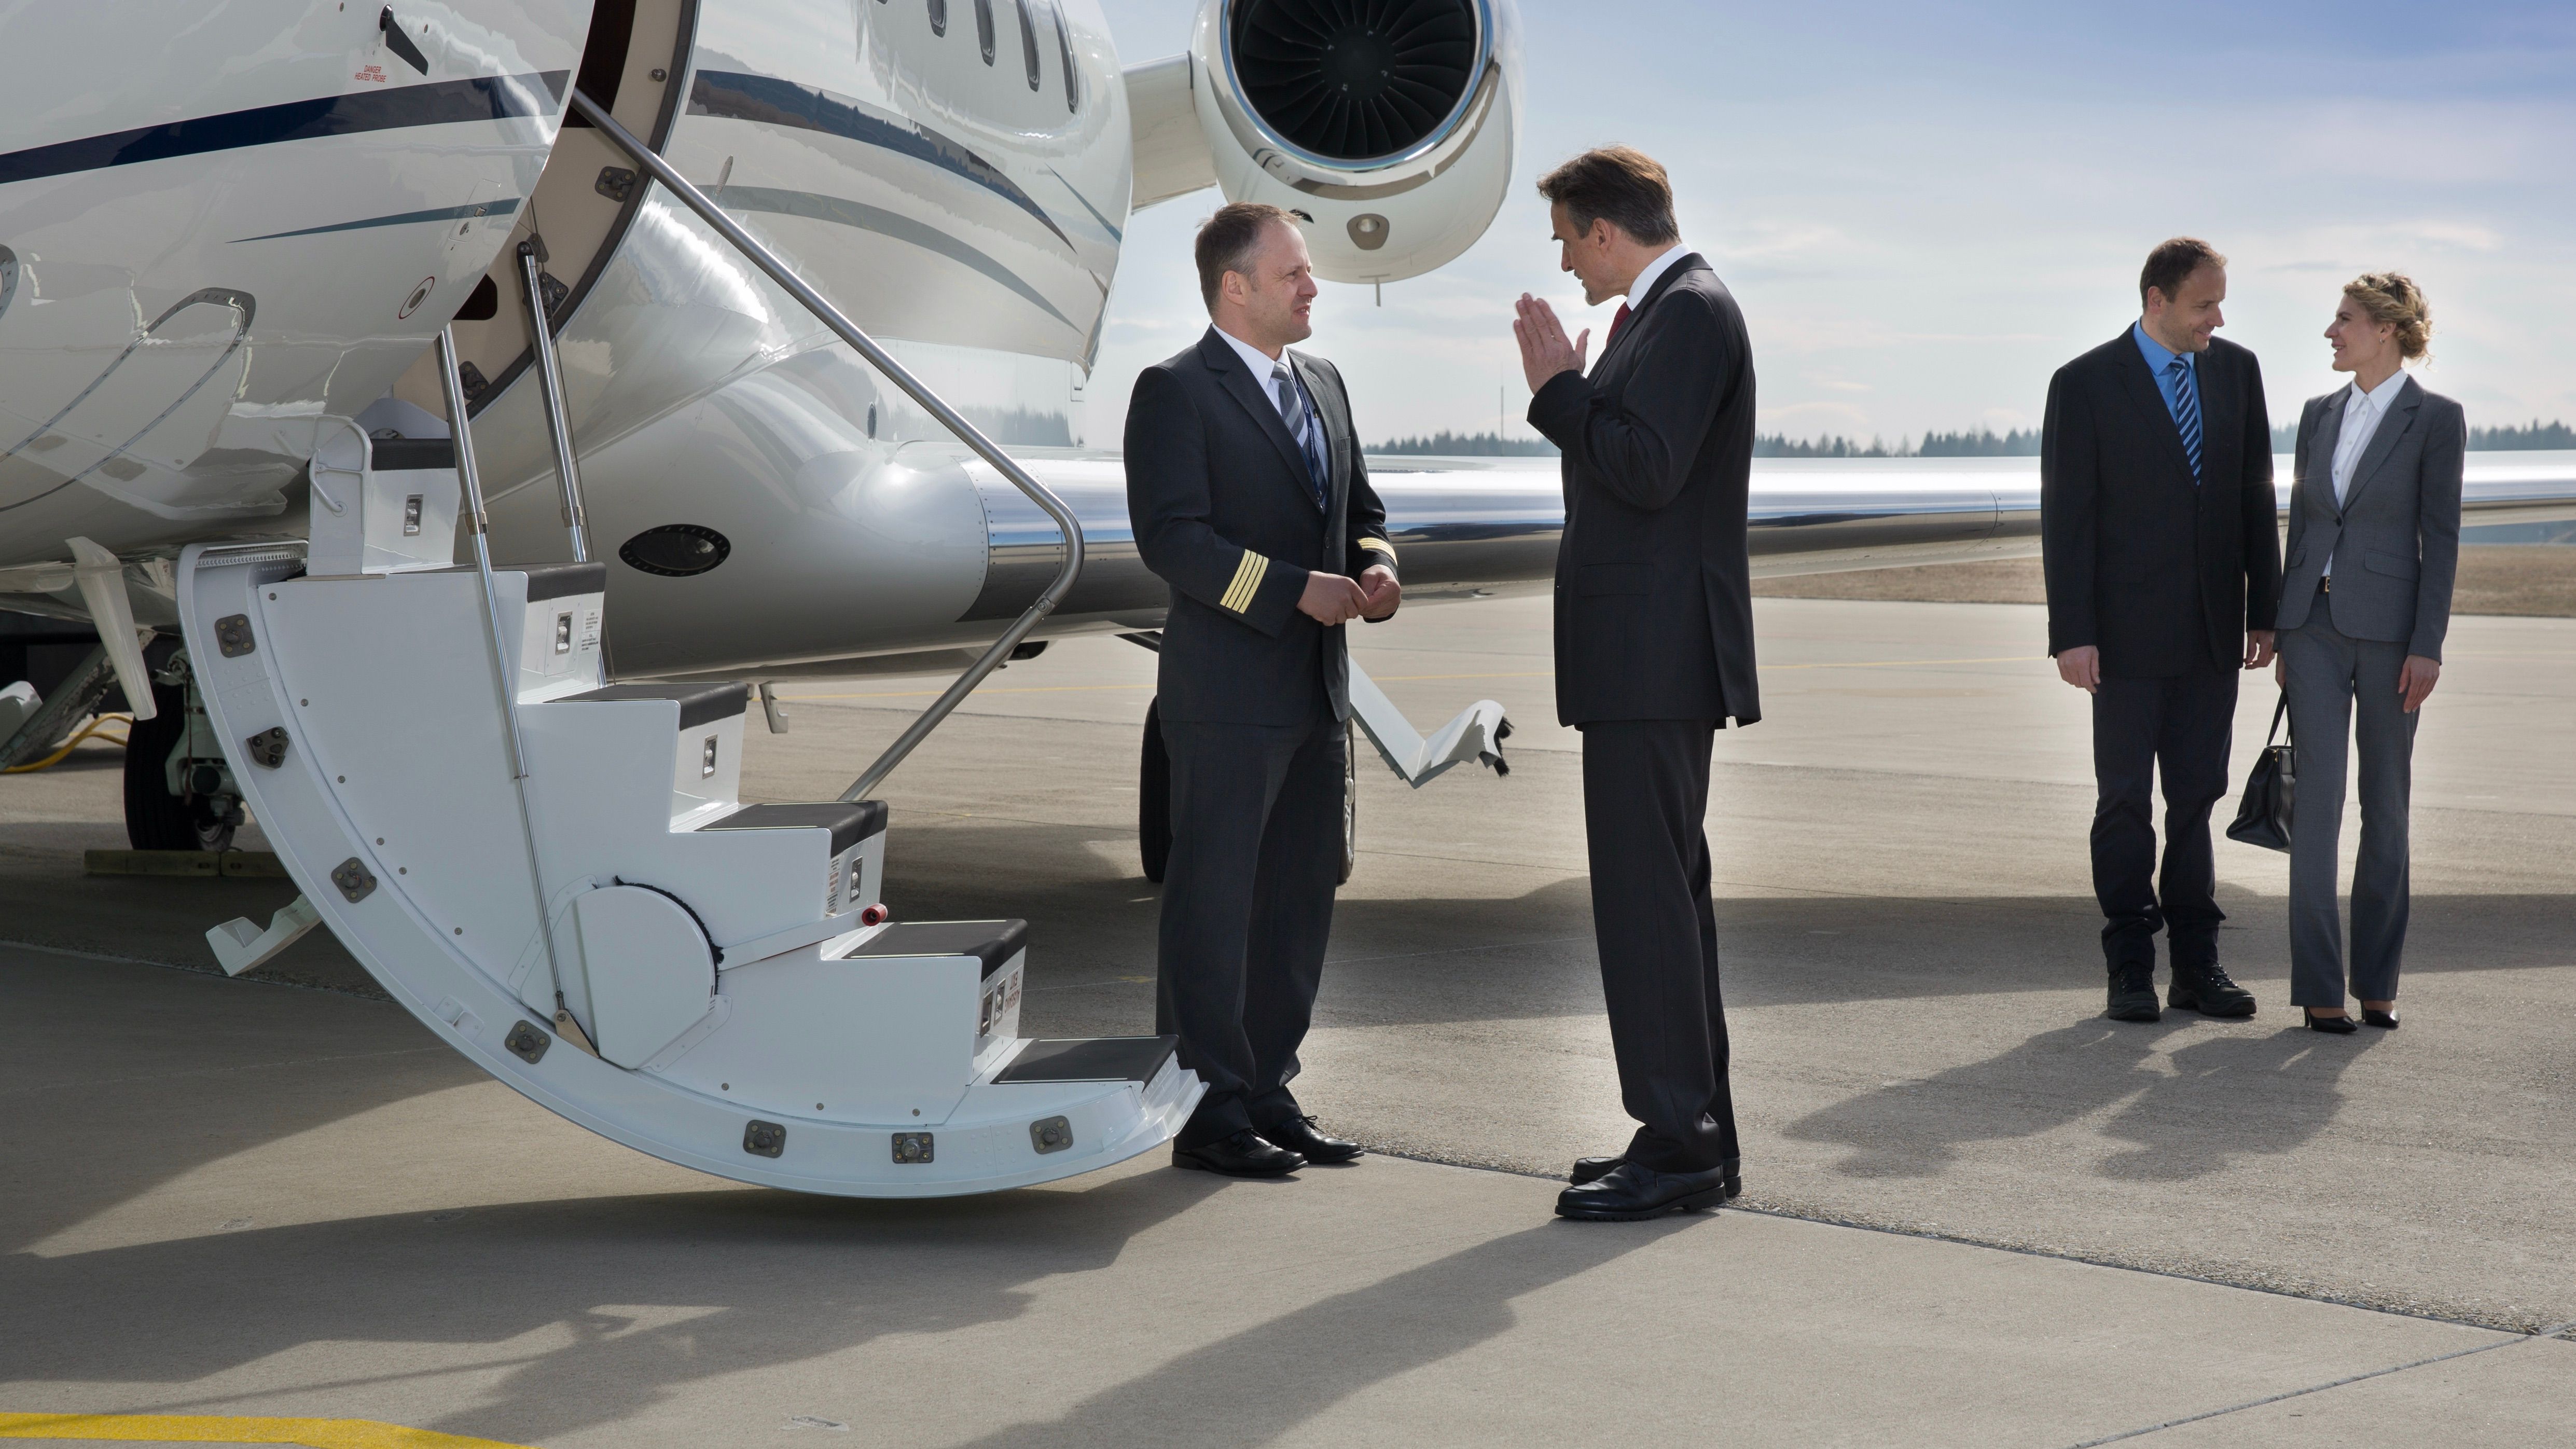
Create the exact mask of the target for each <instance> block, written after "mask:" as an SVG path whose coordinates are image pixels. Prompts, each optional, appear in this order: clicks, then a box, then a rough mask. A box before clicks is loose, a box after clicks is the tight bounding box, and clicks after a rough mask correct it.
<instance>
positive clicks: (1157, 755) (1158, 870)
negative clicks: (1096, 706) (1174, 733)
mask: <svg viewBox="0 0 2576 1449" xmlns="http://www.w3.org/2000/svg"><path fill="white" fill-rule="evenodd" d="M1162 711H1163V702H1162V701H1161V700H1159V699H1158V700H1155V701H1154V702H1153V703H1151V704H1148V705H1146V706H1145V747H1144V750H1143V752H1142V758H1141V760H1140V762H1139V764H1138V768H1137V772H1136V853H1137V854H1139V855H1141V856H1143V857H1144V858H1145V879H1147V880H1149V881H1152V882H1153V883H1154V884H1156V885H1161V884H1162V883H1163V872H1164V870H1165V869H1166V868H1168V867H1169V866H1170V865H1171V862H1172V756H1171V752H1170V751H1169V750H1167V749H1165V748H1164V746H1163V713H1162ZM1350 729H1351V735H1350V738H1349V739H1348V741H1347V742H1346V743H1345V744H1344V747H1343V750H1342V870H1341V875H1340V880H1341V883H1342V884H1344V885H1348V884H1350V882H1351V871H1352V870H1353V869H1355V868H1356V867H1357V866H1358V865H1359V861H1360V766H1359V761H1360V740H1359V732H1358V728H1357V726H1351V727H1350Z"/></svg>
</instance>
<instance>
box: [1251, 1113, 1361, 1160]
mask: <svg viewBox="0 0 2576 1449" xmlns="http://www.w3.org/2000/svg"><path fill="white" fill-rule="evenodd" d="M1252 1130H1254V1131H1255V1132H1258V1133H1260V1134H1261V1135H1262V1136H1263V1137H1265V1138H1268V1139H1269V1140H1270V1141H1271V1143H1272V1144H1274V1145H1276V1146H1279V1147H1284V1148H1287V1149H1288V1150H1289V1151H1291V1152H1294V1153H1296V1154H1297V1155H1298V1156H1300V1157H1303V1158H1305V1159H1306V1160H1307V1161H1308V1162H1312V1163H1315V1164H1316V1165H1318V1166H1322V1165H1326V1164H1329V1163H1336V1162H1348V1161H1350V1160H1351V1159H1353V1158H1355V1157H1357V1156H1359V1155H1360V1154H1361V1153H1362V1152H1364V1151H1366V1150H1367V1149H1365V1148H1363V1147H1361V1146H1360V1145H1359V1144H1358V1143H1356V1142H1345V1141H1343V1140H1342V1139H1341V1138H1339V1137H1327V1136H1325V1135H1324V1134H1323V1133H1321V1132H1318V1131H1316V1130H1315V1119H1314V1118H1312V1117H1291V1118H1289V1119H1288V1120H1287V1121H1285V1122H1274V1123H1272V1124H1270V1125H1269V1126H1267V1127H1256V1128H1254V1129H1252Z"/></svg>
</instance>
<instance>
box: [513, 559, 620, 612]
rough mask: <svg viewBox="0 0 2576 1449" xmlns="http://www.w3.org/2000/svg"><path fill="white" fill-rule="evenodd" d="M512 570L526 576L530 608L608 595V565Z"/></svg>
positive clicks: (517, 566)
mask: <svg viewBox="0 0 2576 1449" xmlns="http://www.w3.org/2000/svg"><path fill="white" fill-rule="evenodd" d="M512 568H513V569H514V570H515V571H517V572H519V573H523V574H526V575H527V576H528V602H529V603H531V604H541V603H544V602H545V601H546V600H548V599H569V598H571V597H572V596H573V595H575V594H601V593H606V592H607V591H608V565H606V564H604V563H552V564H514V565H512Z"/></svg>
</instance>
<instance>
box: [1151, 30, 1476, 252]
mask: <svg viewBox="0 0 2576 1449" xmlns="http://www.w3.org/2000/svg"><path fill="white" fill-rule="evenodd" d="M1191 58H1192V65H1191V74H1190V80H1191V92H1192V101H1193V103H1194V105H1195V108H1196V110H1197V113H1198V121H1199V127H1200V130H1201V131H1202V132H1203V133H1204V135H1205V137H1206V139H1207V145H1208V152H1209V158H1210V160H1211V162H1212V163H1213V168H1212V169H1213V170H1214V171H1215V173H1216V181H1217V184H1218V186H1220V187H1221V188H1223V190H1224V192H1225V195H1226V197H1227V198H1228V199H1229V200H1235V201H1266V202H1269V203H1271V204H1272V205H1274V206H1280V207H1285V208H1287V209H1288V210H1290V211H1293V212H1295V213H1297V215H1298V216H1299V217H1300V219H1301V220H1303V221H1304V222H1305V229H1306V245H1307V248H1308V250H1309V251H1310V252H1311V253H1312V254H1313V256H1314V259H1315V274H1316V275H1317V276H1319V277H1322V278H1324V279H1326V280H1328V281H1335V282H1391V281H1396V280H1399V279H1401V278H1405V277H1416V276H1420V275H1422V274H1423V273H1425V272H1428V271H1430V270H1432V269H1433V268H1435V267H1438V266H1440V265H1441V264H1442V263H1444V262H1447V261H1449V260H1450V259H1451V258H1453V257H1456V256H1457V255H1458V254H1459V253H1460V252H1463V251H1465V250H1466V249H1467V248H1468V247H1469V246H1470V245H1472V244H1474V242H1475V240H1476V238H1478V237H1480V236H1482V235H1484V232H1485V228H1486V227H1487V226H1488V225H1490V224H1491V223H1492V222H1493V219H1494V213H1495V212H1496V211H1497V210H1499V209H1500V208H1501V206H1502V203H1503V194H1504V191H1505V190H1506V188H1508V187H1509V186H1510V184H1511V177H1512V161H1513V154H1514V151H1515V148H1516V147H1517V145H1518V143H1519V133H1520V86H1521V66H1520V26H1519V18H1518V14H1517V12H1516V11H1515V10H1514V9H1513V7H1512V0H1207V3H1206V4H1205V5H1203V6H1202V7H1201V8H1200V10H1199V17H1198V26H1197V30H1196V33H1195V36H1194V38H1193V42H1192V46H1191Z"/></svg>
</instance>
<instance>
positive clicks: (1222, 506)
mask: <svg viewBox="0 0 2576 1449" xmlns="http://www.w3.org/2000/svg"><path fill="white" fill-rule="evenodd" d="M1197 259H1198V269H1199V289H1200V292H1201V294H1202V296H1203V297H1204V298H1205V300H1206V302H1207V308H1208V316H1209V318H1210V320H1211V323H1212V325H1211V326H1210V327H1209V328H1208V330H1207V332H1206V334H1205V335H1203V336H1201V337H1200V338H1199V340H1198V342H1197V343H1196V344H1195V345H1193V346H1191V347H1189V348H1188V349H1187V350H1185V351H1183V352H1181V353H1179V354H1178V355H1176V356H1173V357H1170V358H1166V359H1165V360H1163V361H1162V362H1159V363H1156V364H1155V365H1153V366H1152V367H1149V368H1146V369H1145V370H1144V371H1143V372H1142V373H1140V374H1138V375H1137V378H1136V391H1135V395H1134V397H1133V398H1132V400H1131V401H1130V402H1129V403H1128V408H1127V512H1128V517H1129V519H1130V520H1131V521H1132V522H1133V524H1134V525H1135V530H1136V549H1137V552H1138V554H1139V555H1141V556H1142V557H1143V559H1144V561H1145V566H1146V567H1148V568H1150V569H1152V570H1153V571H1154V572H1155V573H1156V574H1158V575H1160V576H1161V577H1162V578H1163V580H1164V581H1165V582H1166V583H1168V584H1170V585H1171V586H1172V602H1171V609H1170V612H1169V614H1168V615H1167V616H1166V618H1165V622H1164V624H1163V644H1162V663H1161V669H1160V683H1159V685H1158V686H1157V687H1158V689H1159V690H1160V695H1159V706H1158V712H1159V714H1160V716H1161V720H1162V732H1163V740H1164V744H1165V746H1166V747H1167V749H1168V750H1169V751H1170V754H1171V764H1172V852H1171V864H1170V866H1169V867H1168V868H1167V870H1166V872H1165V874H1164V878H1163V919H1162V934H1161V950H1160V971H1161V974H1160V985H1159V988H1158V994H1157V1008H1156V1013H1155V1014H1156V1018H1157V1020H1158V1023H1159V1025H1158V1026H1157V1028H1156V1029H1157V1030H1159V1031H1164V1032H1170V1033H1175V1034H1177V1035H1178V1036H1179V1037H1180V1039H1181V1062H1182V1064H1183V1065H1184V1066H1187V1067H1189V1068H1191V1069H1192V1070H1194V1071H1196V1072H1197V1073H1198V1074H1199V1075H1200V1076H1201V1077H1202V1078H1204V1079H1206V1081H1207V1084H1208V1091H1207V1095H1206V1097H1205V1098H1203V1099H1202V1100H1201V1101H1200V1103H1199V1106H1198V1111H1197V1112H1196V1114H1195V1115H1193V1116H1192V1117H1191V1118H1190V1121H1189V1124H1188V1125H1187V1126H1185V1127H1184V1128H1182V1130H1181V1133H1180V1135H1179V1136H1178V1137H1177V1138H1175V1139H1174V1140H1173V1143H1172V1162H1173V1165H1175V1166H1178V1167H1193V1168H1200V1169H1204V1170H1207V1171H1211V1172H1222V1173H1227V1174H1231V1175H1234V1176H1243V1177H1276V1176H1280V1175H1282V1174H1285V1173H1290V1172H1294V1171H1296V1170H1297V1169H1298V1168H1300V1167H1303V1166H1305V1165H1306V1164H1307V1163H1309V1162H1347V1161H1349V1160H1350V1159H1352V1158H1354V1157H1357V1156H1359V1155H1360V1149H1359V1147H1358V1146H1357V1145H1356V1144H1354V1143H1350V1142H1345V1141H1341V1140H1339V1139H1337V1138H1333V1137H1328V1136H1325V1135H1324V1134H1323V1133H1322V1132H1320V1131H1318V1130H1317V1128H1316V1126H1315V1121H1314V1119H1313V1118H1312V1117H1309V1116H1307V1115H1306V1114H1305V1113H1304V1112H1303V1111H1302V1110H1301V1109H1300V1108H1299V1107H1298V1105H1297V1099H1296V1097H1295V1096H1294V1095H1293V1094H1291V1093H1290V1092H1289V1090H1288V1083H1289V1080H1290V1079H1291V1078H1293V1077H1295V1076H1296V1075H1297V1046H1298V1044H1299V1043H1300V1042H1302V1041H1303V1040H1304V1039H1305V1036H1306V1026H1307V1022H1308V1021H1309V1019H1310V1018H1311V1017H1312V1015H1313V1013H1314V1006H1315V989H1316V987H1317V985H1318V984H1319V983H1320V982H1321V980H1322V977H1323V967H1324V943H1325V938H1326V936H1327V935H1328V934H1329V933H1330V931H1331V929H1332V923H1333V892H1334V889H1335V888H1336V886H1337V885H1338V884H1339V881H1340V876H1341V857H1342V794H1343V788H1344V784H1343V777H1344V772H1345V769H1346V767H1347V765H1346V753H1345V752H1346V750H1347V747H1348V739H1349V735H1348V729H1347V726H1346V724H1345V721H1347V720H1348V719H1349V718H1350V699H1349V679H1350V663H1349V656H1348V655H1347V654H1346V653H1345V652H1344V645H1343V640H1342V626H1343V625H1344V624H1346V623H1348V622H1349V621H1351V620H1352V619H1363V618H1364V619H1370V620H1380V619H1385V618H1387V617H1388V616H1390V615H1392V614H1393V613H1394V612H1395V609H1396V605H1397V603H1398V602H1399V601H1400V599H1401V598H1402V596H1403V590H1402V589H1401V588H1400V587H1399V586H1398V584H1397V583H1396V577H1395V547H1394V545H1393V544H1391V543H1389V542H1388V541H1387V536H1386V509H1385V507H1384V506H1383V505H1381V504H1380V503H1379V502H1378V498H1377V493H1376V492H1375V491H1374V490H1373V489H1371V488H1370V487H1369V481H1368V467H1367V465H1366V464H1365V463H1364V462H1363V461H1362V460H1361V458H1360V447H1359V440H1358V435H1357V434H1356V433H1355V432H1354V431H1353V430H1352V427H1351V409H1350V399H1349V397H1348V395H1347V394H1346V393H1345V392H1344V391H1343V389H1342V378H1341V374H1340V373H1338V372H1336V371H1334V369H1333V365H1332V364H1331V363H1329V362H1326V361H1324V360H1323V359H1322V358H1318V357H1308V356H1305V355H1303V354H1300V353H1292V352H1289V351H1288V350H1287V346H1288V344H1289V343H1291V342H1300V341H1303V340H1305V338H1306V337H1307V336H1308V335H1310V334H1311V333H1312V332H1313V330H1314V329H1313V328H1312V327H1311V326H1310V325H1309V324H1308V322H1307V312H1308V309H1309V307H1310V306H1311V305H1312V303H1313V302H1314V300H1315V294H1316V290H1317V289H1316V286H1315V280H1314V268H1313V265H1312V264H1311V263H1310V262H1309V261H1308V259H1307V254H1306V240H1305V237H1304V236H1303V235H1302V234H1300V233H1299V232H1298V230H1297V223H1296V220H1295V218H1294V217H1293V216H1291V215H1290V214H1289V213H1288V212H1285V211H1282V210H1280V209H1279V208H1277V207H1275V206H1259V205H1251V204H1245V203H1236V204H1234V205H1230V206H1226V207H1223V208H1220V209H1219V210H1218V211H1217V213H1216V215H1215V216H1213V217H1211V218H1209V220H1208V222H1207V224H1206V225H1205V226H1204V227H1202V228H1200V230H1199V236H1198V245H1197ZM1354 575H1356V577H1354Z"/></svg>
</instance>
